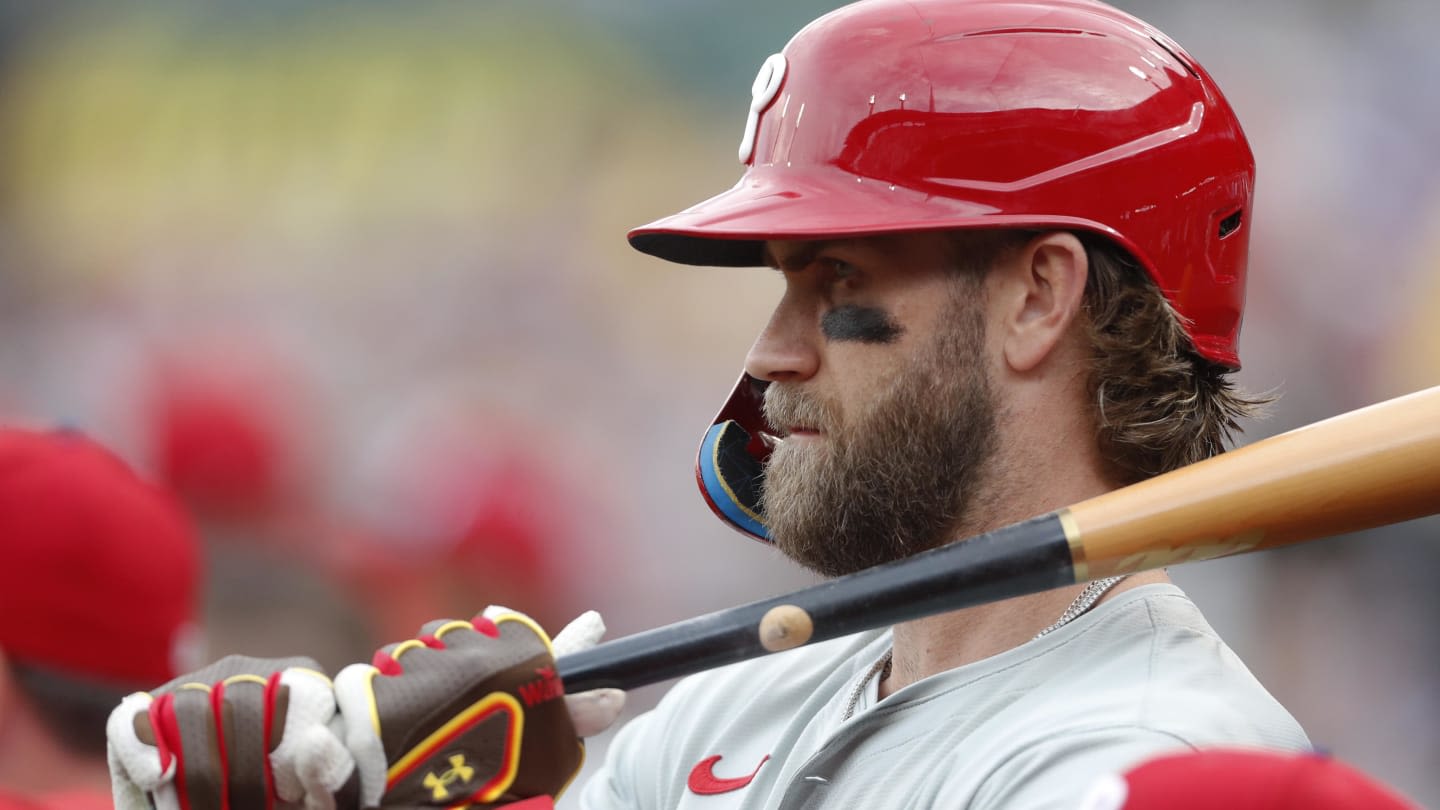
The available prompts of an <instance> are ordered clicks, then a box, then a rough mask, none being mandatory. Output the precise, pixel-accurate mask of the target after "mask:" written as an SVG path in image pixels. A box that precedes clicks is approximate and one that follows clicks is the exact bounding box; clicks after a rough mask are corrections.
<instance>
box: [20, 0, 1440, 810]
mask: <svg viewBox="0 0 1440 810" xmlns="http://www.w3.org/2000/svg"><path fill="white" fill-rule="evenodd" d="M834 5H835V4H833V3H822V2H814V0H791V2H787V3H783V4H780V3H771V2H766V1H765V0H727V2H725V3H723V4H721V3H718V2H708V3H702V2H698V0H672V2H669V3H666V4H658V3H637V2H626V1H625V0H570V2H561V0H527V2H523V3H522V2H504V1H502V0H473V1H472V2H464V3H462V2H453V0H446V1H445V2H431V1H430V0H418V1H417V0H412V2H406V3H393V2H378V0H376V1H373V2H371V1H367V0H345V2H321V1H320V0H315V1H314V2H306V3H293V2H279V1H278V0H269V1H267V2H260V1H257V0H247V2H243V3H242V2H219V3H208V4H196V5H188V6H183V7H182V6H180V5H178V4H177V5H166V4H159V3H127V4H113V3H100V2H88V3H87V2H57V3H44V4H41V3H26V4H21V3H7V4H5V5H4V6H0V8H3V11H0V416H3V417H4V418H5V419H7V420H9V421H14V422H30V423H62V424H66V425H70V426H73V427H76V428H79V429H82V430H84V431H85V432H87V433H89V434H90V435H92V436H94V437H96V438H97V439H100V440H102V441H104V442H105V443H107V444H109V445H110V446H111V447H113V448H115V449H116V450H118V451H119V452H120V453H121V454H122V455H124V456H125V457H126V458H127V459H129V460H130V461H131V462H133V463H134V464H136V465H137V466H139V467H140V468H141V469H142V470H145V471H146V472H148V473H149V474H150V475H152V476H154V477H156V478H159V479H161V480H163V481H165V482H167V483H169V484H170V485H171V486H173V487H175V488H176V489H177V490H178V491H179V492H180V493H181V494H182V495H183V496H184V498H185V500H186V503H187V504H188V505H189V506H190V508H191V509H192V510H193V511H194V513H195V514H196V515H197V516H198V517H199V518H200V520H201V521H202V525H203V527H204V531H205V540H206V545H207V553H208V556H209V576H208V582H207V586H208V587H207V596H206V605H205V617H206V624H207V627H206V636H205V638H206V639H207V642H206V648H205V650H206V657H207V658H213V657H216V656H219V655H224V654H226V653H230V652H246V653H249V654H253V655H280V654H292V653H295V652H308V653H309V654H311V655H314V656H316V657H317V658H319V659H320V660H321V662H322V663H324V664H326V665H327V666H328V667H330V668H331V669H332V671H333V670H334V669H335V668H338V667H339V666H341V665H343V664H345V663H348V662H350V661H354V660H367V659H368V658H369V656H370V653H371V651H372V649H373V648H374V647H375V646H377V645H378V644H380V643H384V642H386V641H393V640H397V639H400V638H404V637H408V636H409V635H411V634H412V633H413V632H414V630H415V629H416V628H417V627H418V625H419V624H420V623H422V622H424V621H425V620H428V619H431V618H436V617H439V616H443V615H458V616H466V615H469V614H470V613H472V612H473V611H475V610H476V609H478V608H479V607H481V606H483V605H485V604H487V603H499V604H508V605H509V606H511V607H515V608H519V609H522V610H525V611H527V612H529V613H531V614H532V615H534V616H536V617H537V618H539V619H540V620H541V621H542V622H544V623H545V624H546V625H547V626H549V627H551V628H552V629H558V627H560V626H561V625H563V623H564V622H565V621H567V620H568V619H569V618H570V617H571V616H573V615H574V614H575V613H577V612H579V611H580V610H583V609H586V608H591V607H593V608H597V609H599V610H601V611H602V613H604V615H605V616H606V618H607V620H608V623H609V625H610V627H611V633H612V635H614V636H618V635H625V634H629V633H633V632H637V631H640V630H643V629H647V628H650V627H653V626H656V625H659V624H662V623H666V622H670V621H675V620H679V619H682V618H686V617H689V616H692V615H695V614H698V613H702V612H708V611H711V610H716V609H720V608H723V607H727V606H730V605H734V604H738V603H741V602H744V601H751V600H754V599H759V598H762V597H766V596H771V595H774V594H777V593H780V592H782V591H784V590H789V589H791V588H794V587H797V586H800V585H804V584H808V583H809V582H810V581H811V580H810V579H809V578H808V577H807V576H806V575H804V574H802V573H800V572H798V571H797V570H795V569H794V568H793V567H791V566H790V565H789V564H788V563H786V562H784V561H783V560H782V559H780V558H779V557H777V556H776V555H774V554H772V553H770V552H769V551H768V550H766V549H763V548H760V547H759V546H758V545H757V544H754V543H752V542H749V541H746V540H744V539H743V538H741V537H740V536H739V535H736V534H733V533H732V532H731V531H730V530H728V529H726V528H724V527H723V526H722V525H721V524H720V523H718V522H717V521H716V520H714V519H713V518H712V517H711V516H710V514H709V512H708V510H707V509H706V507H705V506H704V505H703V502H702V501H701V499H700V498H699V497H698V495H697V494H696V492H695V489H694V484H693V478H692V472H691V470H692V461H693V454H694V450H695V446H696V443H697V441H698V439H699V436H700V433H701V431H702V429H703V428H704V426H705V425H706V424H707V423H708V420H709V419H710V418H711V416H712V415H713V413H714V411H715V410H716V408H717V407H718V406H719V404H720V402H721V400H722V399H723V397H724V396H725V395H726V394H727V393H728V391H729V389H730V386H731V384H732V383H733V381H734V378H735V375H736V374H737V373H738V372H739V369H740V364H741V361H742V359H743V356H744V352H745V350H746V348H747V347H748V345H749V343H750V341H751V339H752V337H753V336H754V334H755V333H756V332H757V331H758V329H759V328H760V326H761V325H762V324H763V322H764V319H765V318H766V317H767V316H768V314H769V307H770V306H771V304H772V302H773V300H774V298H775V296H776V295H777V294H778V291H779V286H778V285H779V281H778V280H777V279H772V278H769V274H767V273H762V272H748V271H744V270H707V269H677V268H674V267H670V266H666V265H664V264H662V263H660V262H658V261H655V260H651V259H649V258H646V257H643V256H641V255H639V254H637V253H634V252H633V251H631V250H630V249H629V248H628V246H627V245H626V243H625V240H624V233H625V231H626V230H627V229H628V228H630V227H633V226H635V225H638V224H642V223H644V222H647V221H649V220H651V219H654V218H657V217H659V216H661V215H664V214H668V213H671V212H672V211H675V210H678V209H679V208H682V207H685V206H687V205H689V204H691V203H693V202H695V201H697V200H699V199H702V198H704V197H707V196H709V195H710V194H712V193H714V192H717V191H720V190H722V189H724V188H727V187H728V186H729V185H731V184H732V183H733V182H734V180H735V179H736V178H737V177H738V174H739V171H740V168H739V166H738V165H737V164H736V162H735V157H734V155H735V146H736V143H737V142H738V138H739V136H740V133H741V130H742V128H743V121H744V113H745V111H746V109H747V105H748V101H749V92H750V89H749V88H750V83H751V80H752V79H753V77H754V75H755V70H756V69H757V67H758V66H759V64H760V63H761V61H763V59H764V58H765V57H766V56H767V55H769V54H770V53H773V52H775V51H778V50H779V49H780V48H781V47H782V46H783V45H784V44H785V42H786V41H787V40H788V39H789V37H790V36H791V34H792V33H793V32H794V31H795V30H797V29H798V28H799V27H800V26H802V25H803V24H804V23H805V22H807V21H809V20H810V19H812V18H813V17H815V16H818V15H819V14H820V13H823V12H824V11H827V10H829V9H830V8H832V7H834ZM1118 5H1120V6H1121V7H1123V8H1125V9H1126V10H1129V11H1131V12H1133V13H1136V14H1138V15H1140V16H1141V17H1144V18H1145V19H1147V20H1149V21H1150V22H1152V23H1154V24H1156V25H1158V26H1159V27H1160V28H1162V29H1164V30H1165V31H1167V32H1168V33H1169V34H1171V35H1172V36H1174V37H1175V38H1176V39H1178V40H1179V41H1180V42H1181V43H1182V44H1183V45H1184V46H1185V47H1186V48H1187V49H1188V50H1189V51H1190V52H1191V53H1192V54H1193V55H1194V56H1196V58H1198V59H1199V60H1200V61H1201V63H1202V64H1204V65H1205V66H1206V67H1207V68H1208V69H1209V70H1210V72H1211V73H1212V74H1213V75H1214V76H1215V77H1216V79H1217V80H1218V81H1219V82H1220V84H1221V86H1222V87H1223V88H1224V89H1225V91H1226V93H1227V94H1228V96H1229V98H1230V100H1231V102H1232V103H1233V105H1234V106H1235V108H1236V110H1237V112H1238V113H1239V116H1240V118H1241V121H1242V122H1243V123H1244V125H1245V127H1246V129H1247V133H1248V134H1249V137H1250V139H1251V143H1252V146H1253V148H1254V150H1255V153H1256V156H1257V161H1258V163H1259V191H1258V199H1257V208H1258V210H1257V213H1256V220H1255V221H1256V223H1257V229H1256V231H1255V235H1254V239H1253V243H1252V249H1253V254H1252V261H1251V283H1250V299H1249V311H1248V313H1247V314H1248V317H1247V319H1246V326H1245V331H1244V334H1243V336H1242V341H1241V353H1242V357H1243V358H1244V361H1245V364H1246V366H1245V370H1244V371H1243V372H1242V373H1241V375H1240V377H1241V380H1242V382H1243V383H1245V384H1246V385H1247V386H1248V387H1250V388H1251V389H1271V388H1276V389H1279V390H1280V392H1281V393H1282V395H1283V396H1282V399H1281V400H1280V402H1279V404H1278V405H1277V406H1276V408H1275V409H1274V411H1273V414H1272V415H1271V416H1270V417H1269V418H1268V419H1266V420H1264V421H1261V422H1257V423H1255V424H1251V425H1248V426H1247V428H1248V432H1247V435H1248V437H1249V439H1250V440H1253V439H1255V438H1260V437H1263V436H1266V435H1270V434H1273V433H1277V432H1281V431H1284V430H1288V429H1291V428H1294V427H1298V426H1300V425H1303V424H1307V423H1309V422H1313V421H1315V420H1318V419H1322V418H1325V417H1327V416H1331V415H1334V414H1337V413H1340V412H1343V411H1347V410H1351V409H1353V408H1357V407H1360V406H1363V405H1366V404H1369V403H1372V402H1375V401H1378V400H1381V399H1384V398H1388V397H1391V396H1396V395H1399V394H1401V393H1405V392H1409V391H1412V390H1416V389H1419V388H1423V387H1428V386H1431V385H1435V384H1440V321H1437V318H1436V313H1437V312H1440V272H1437V271H1440V150H1437V149H1436V144H1440V51H1437V50H1436V49H1434V48H1433V41H1432V40H1431V38H1430V35H1429V33H1428V32H1430V31H1433V30H1434V29H1435V27H1436V26H1437V25H1440V5H1437V4H1435V3H1434V2H1432V1H1431V0H1368V1H1367V2H1357V1H1356V0H1266V2H1263V3H1255V2H1240V1H1239V0H1213V1H1212V2H1207V3H1203V4H1200V3H1192V2H1184V1H1183V0H1120V2H1119V3H1118ZM1437 531H1440V524H1437V522H1436V521H1434V520H1429V521H1418V522H1415V523H1411V524H1406V525H1402V526H1397V527H1393V528H1391V529H1387V530H1385V531H1378V532H1372V533H1367V534H1365V535H1364V536H1352V537H1348V538H1343V539H1337V540H1332V541H1326V542H1323V543H1319V544H1312V545H1307V546H1304V547H1301V548H1296V549H1289V550H1282V551H1275V552H1270V553H1267V554H1263V555H1254V556H1249V557H1244V558H1241V559H1236V560H1222V561H1216V562H1212V563H1204V564H1199V565H1191V566H1187V567H1184V568H1181V569H1176V570H1175V571H1174V572H1173V574H1174V576H1175V578H1176V580H1177V581H1178V582H1179V583H1180V584H1181V585H1182V587H1185V588H1186V589H1187V590H1188V591H1189V592H1190V593H1191V594H1192V595H1193V596H1194V597H1195V599H1196V601H1198V602H1199V603H1200V605H1201V606H1202V607H1203V608H1204V609H1205V610H1206V611H1207V614H1208V615H1209V616H1210V617H1211V619H1212V621H1213V623H1214V624H1215V625H1216V626H1217V627H1218V629H1219V630H1220V631H1221V633H1222V634H1223V635H1224V636H1225V637H1226V638H1227V640H1228V641H1229V642H1230V643H1231V644H1232V646H1234V647H1235V648H1236V649H1237V650H1238V651H1239V653H1240V655H1241V656H1242V657H1243V658H1244V659H1245V661H1246V662H1247V663H1248V664H1249V665H1250V667H1251V668H1252V670H1254V672H1255V673H1256V675H1257V676H1258V677H1259V678H1260V680H1261V681H1262V682H1263V683H1265V684H1266V685H1267V686H1268V687H1269V689H1270V690H1271V691H1272V692H1273V693H1274V694H1276V696H1277V697H1279V699H1280V700H1281V701H1282V702H1283V703H1284V704H1285V705H1286V706H1287V707H1289V708H1290V710H1291V711H1292V712H1293V713H1294V714H1295V715H1296V716H1297V717H1298V718H1299V720H1300V721H1301V723H1302V724H1303V725H1304V726H1305V727H1306V729H1307V730H1308V731H1309V733H1310V735H1311V736H1312V738H1313V739H1314V741H1315V742H1316V743H1317V744H1318V745H1320V746H1322V747H1325V748H1327V749H1329V750H1331V751H1332V752H1334V753H1335V754H1337V755H1338V756H1341V757H1343V758H1345V759H1346V760H1347V761H1350V762H1352V763H1354V764H1356V765H1358V766H1359V767H1361V768H1363V769H1365V770H1367V771H1369V772H1370V773H1372V774H1374V775H1376V776H1378V777H1380V778H1381V779H1383V780H1385V781H1387V782H1389V783H1390V784H1392V785H1394V786H1396V787H1398V788H1400V789H1401V790H1403V791H1405V792H1407V793H1408V794H1409V795H1410V796H1411V797H1412V798H1415V799H1417V800H1419V801H1421V802H1422V803H1424V804H1427V805H1433V806H1440V775H1437V773H1436V772H1435V770H1434V767H1433V766H1434V764H1435V763H1436V762H1440V633H1437V632H1436V630H1435V628H1434V622H1435V621H1436V620H1437V619H1440V597H1437V596H1436V588H1435V587H1434V582H1433V580H1432V577H1433V576H1434V573H1435V572H1437V571H1440V545H1437V544H1436V542H1435V539H1436V538H1435V535H1436V534H1437ZM661 692H662V689H661V688H660V687H653V688H650V689H646V690H641V691H639V692H637V693H636V694H634V695H633V696H632V700H631V711H638V710H641V709H643V708H645V707H646V706H648V705H651V704H652V703H653V701H654V700H655V699H657V698H658V696H659V695H660V694H661ZM605 744H606V738H600V739H599V740H596V741H595V742H594V743H593V744H592V746H591V766H589V767H593V763H595V762H597V761H598V760H599V759H600V757H601V754H602V752H603V749H604V747H605ZM567 801H569V802H573V801H574V797H573V796H571V797H567Z"/></svg>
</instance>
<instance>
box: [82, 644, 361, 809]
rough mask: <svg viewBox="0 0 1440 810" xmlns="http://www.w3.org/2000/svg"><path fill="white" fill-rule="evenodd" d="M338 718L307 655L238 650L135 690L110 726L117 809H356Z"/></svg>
mask: <svg viewBox="0 0 1440 810" xmlns="http://www.w3.org/2000/svg"><path fill="white" fill-rule="evenodd" d="M332 724H335V725H336V726H337V730H338V721H337V718H336V715H335V698H334V693H333V691H332V689H331V685H330V679H329V678H327V677H325V675H324V674H323V673H321V672H320V671H319V668H318V667H317V666H316V665H315V663H314V662H313V661H311V660H309V659H306V658H286V659H268V660H267V659H260V658H248V657H245V656H238V655H232V656H230V657H228V658H224V659H221V660H220V661H218V662H216V663H215V664H212V665H210V666H208V667H206V668H204V669H201V670H199V671H197V672H194V673H191V674H189V675H184V676H181V677H180V678H177V679H176V680H174V681H171V682H170V683H168V684H166V685H164V686H162V687H160V688H159V689H156V690H154V693H153V694H152V693H149V692H137V693H135V694H132V695H129V696H127V697H126V698H125V699H124V700H123V701H122V702H121V704H120V706H119V707H117V708H116V709H115V710H114V711H113V712H111V714H110V719H109V721H108V723H107V725H106V737H107V753H108V759H109V763H110V778H111V786H112V790H113V792H114V799H115V807H116V810H151V808H155V809H156V810H220V809H221V808H236V809H237V810H239V809H240V808H263V809H265V810H269V809H270V808H295V807H303V808H305V810H335V808H336V806H337V801H338V802H339V806H340V807H342V808H353V807H354V806H355V787H356V784H355V782H354V780H353V779H352V778H351V777H352V776H353V774H354V771H355V763H354V758H353V757H352V756H351V755H350V752H349V751H348V750H347V749H346V748H345V746H344V744H343V743H342V742H341V740H340V738H339V736H338V734H337V733H336V731H332V729H331V725H332ZM337 794H339V795H337Z"/></svg>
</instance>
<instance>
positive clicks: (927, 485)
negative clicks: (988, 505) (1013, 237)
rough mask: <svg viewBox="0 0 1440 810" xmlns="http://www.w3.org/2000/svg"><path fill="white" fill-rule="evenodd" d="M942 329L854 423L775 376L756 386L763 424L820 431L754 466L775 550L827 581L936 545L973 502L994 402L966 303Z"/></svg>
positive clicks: (977, 312)
mask: <svg viewBox="0 0 1440 810" xmlns="http://www.w3.org/2000/svg"><path fill="white" fill-rule="evenodd" d="M950 306H951V310H952V311H951V312H950V313H949V314H948V316H947V318H946V324H947V326H946V328H944V329H943V330H942V331H941V332H940V334H938V335H937V336H936V338H935V340H934V341H933V342H932V343H931V344H930V345H929V346H927V347H925V348H924V349H922V350H921V352H920V353H919V355H918V356H917V357H916V358H915V360H914V363H913V364H912V365H911V367H910V368H908V369H904V370H902V371H901V372H900V373H899V374H898V375H897V377H896V378H895V380H894V381H893V383H892V384H891V386H890V387H889V388H888V389H887V390H886V391H884V392H883V393H882V394H881V395H880V396H879V398H878V399H876V400H875V401H873V402H872V403H870V405H869V407H868V408H867V409H866V410H865V411H864V412H863V413H860V414H858V415H857V416H856V417H855V418H854V419H853V420H852V421H853V424H848V425H841V424H839V420H838V418H837V416H836V415H837V413H838V411H837V409H836V408H835V407H834V406H833V404H831V403H829V402H826V401H824V400H822V399H820V398H818V397H816V396H815V395H813V394H812V393H808V392H805V391H803V390H802V389H801V388H799V387H798V386H794V385H790V384H786V383H772V384H771V385H770V386H769V388H767V389H766V392H765V417H766V420H767V421H768V422H769V423H770V424H771V425H772V426H775V427H776V428H777V429H779V428H780V427H781V426H787V425H805V426H809V427H813V428H816V429H818V430H820V431H822V433H823V438H822V439H820V440H819V441H814V442H806V446H803V447H801V446H796V445H795V444H791V443H789V442H786V443H782V444H781V446H779V447H777V448H776V449H775V451H774V453H773V454H772V455H771V456H770V459H769V461H768V462H767V465H766V468H765V485H764V489H763V493H762V496H761V508H762V511H763V513H764V517H765V519H766V522H767V524H768V526H769V531H770V537H771V538H772V539H773V540H774V541H775V545H776V546H777V547H779V548H780V550H781V551H783V552H784V553H785V554H786V556H788V557H790V558H791V559H793V560H795V561H796V562H798V563H800V564H801V565H803V566H805V567H806V568H809V569H811V570H813V571H816V572H818V573H820V574H823V575H825V576H830V577H836V576H843V575H845V574H851V573H854V572H856V571H860V570H862V569H865V568H869V567H871V566H875V565H879V564H881V563H886V562H891V561H893V560H898V559H901V558H903V557H908V556H910V555H912V554H915V553H916V552H919V551H924V550H927V549H930V548H934V547H936V546H940V545H944V544H945V543H946V542H949V541H950V540H954V539H957V538H952V537H950V536H949V534H948V533H949V532H950V531H953V529H954V527H955V526H956V525H957V524H959V523H960V522H961V521H962V519H963V518H965V516H966V515H967V514H968V513H969V512H970V511H971V510H972V509H973V507H974V500H975V493H976V485H977V483H978V481H979V480H980V475H981V471H982V468H983V467H984V466H985V465H986V463H987V461H989V459H990V458H991V456H993V454H994V452H995V429H994V428H995V416H996V414H995V408H996V406H995V402H994V396H993V392H992V390H991V384H990V379H989V375H988V374H987V372H986V370H985V367H984V365H983V364H982V361H981V346H983V345H984V344H983V341H984V334H985V322H984V315H983V311H982V308H981V307H980V306H979V305H978V303H976V301H975V299H974V298H970V299H969V300H960V299H959V297H957V300H955V301H953V302H952V303H951V305H950Z"/></svg>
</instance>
